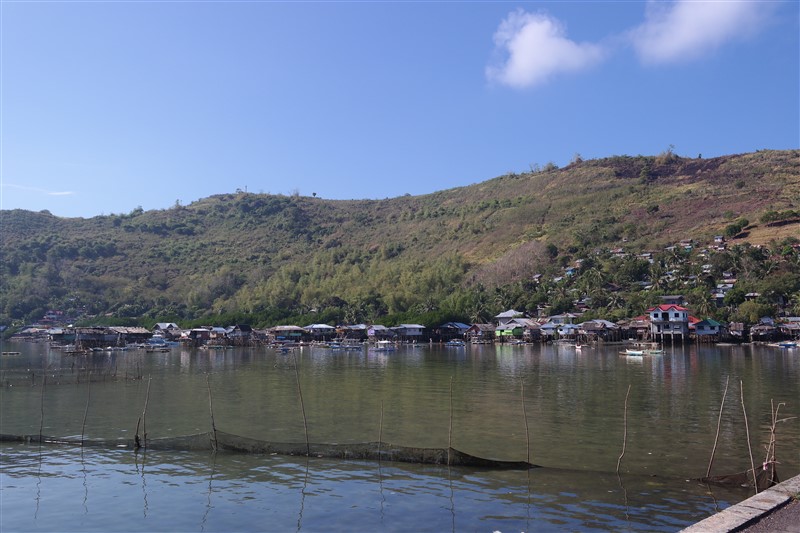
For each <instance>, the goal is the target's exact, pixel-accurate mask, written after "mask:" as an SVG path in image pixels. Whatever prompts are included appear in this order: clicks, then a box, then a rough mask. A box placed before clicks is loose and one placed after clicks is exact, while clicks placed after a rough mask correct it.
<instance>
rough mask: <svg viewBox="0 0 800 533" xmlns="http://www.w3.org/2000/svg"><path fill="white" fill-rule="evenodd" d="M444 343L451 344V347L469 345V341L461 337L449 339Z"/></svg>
mask: <svg viewBox="0 0 800 533" xmlns="http://www.w3.org/2000/svg"><path fill="white" fill-rule="evenodd" d="M444 345H445V346H449V347H450V348H463V347H465V346H466V345H467V343H465V342H464V341H462V340H461V339H450V340H449V341H447V342H446V343H444Z"/></svg>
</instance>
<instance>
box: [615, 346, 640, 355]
mask: <svg viewBox="0 0 800 533" xmlns="http://www.w3.org/2000/svg"><path fill="white" fill-rule="evenodd" d="M619 353H620V355H632V356H642V355H644V354H645V353H644V350H632V349H631V348H628V349H626V350H625V351H624V352H619Z"/></svg>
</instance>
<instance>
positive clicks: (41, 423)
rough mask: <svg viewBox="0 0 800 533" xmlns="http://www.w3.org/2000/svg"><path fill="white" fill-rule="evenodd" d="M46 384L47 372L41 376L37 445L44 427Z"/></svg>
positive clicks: (40, 442)
mask: <svg viewBox="0 0 800 533" xmlns="http://www.w3.org/2000/svg"><path fill="white" fill-rule="evenodd" d="M46 386H47V374H44V376H43V377H42V397H41V399H40V400H39V413H40V416H39V446H41V445H42V430H43V429H44V389H45V388H46Z"/></svg>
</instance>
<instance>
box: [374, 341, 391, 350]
mask: <svg viewBox="0 0 800 533" xmlns="http://www.w3.org/2000/svg"><path fill="white" fill-rule="evenodd" d="M370 350H372V351H373V352H393V351H394V350H395V345H394V343H393V342H392V341H387V340H381V341H378V342H376V343H375V344H374V345H373V346H370Z"/></svg>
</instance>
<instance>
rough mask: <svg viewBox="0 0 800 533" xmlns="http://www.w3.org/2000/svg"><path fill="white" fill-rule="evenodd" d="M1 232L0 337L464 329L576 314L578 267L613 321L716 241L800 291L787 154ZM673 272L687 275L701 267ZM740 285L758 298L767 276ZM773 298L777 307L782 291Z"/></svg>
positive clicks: (182, 209) (566, 171) (14, 225)
mask: <svg viewBox="0 0 800 533" xmlns="http://www.w3.org/2000/svg"><path fill="white" fill-rule="evenodd" d="M550 167H552V165H550ZM0 229H1V231H0V239H2V240H1V241H0V246H1V247H2V248H1V249H0V251H1V252H2V271H1V272H0V320H1V321H2V322H3V323H9V322H11V321H15V320H16V321H22V320H35V319H37V318H39V317H41V316H42V315H43V314H44V312H46V311H47V310H48V309H59V310H64V311H66V312H67V313H68V314H70V315H72V316H76V317H78V316H87V315H88V316H90V317H92V318H91V320H93V321H95V322H96V321H98V320H101V319H102V318H103V317H109V319H110V320H111V319H113V320H115V321H118V320H119V319H121V318H125V317H129V318H133V319H136V321H139V322H144V323H147V322H148V321H155V320H156V319H170V320H181V321H183V322H188V321H193V320H196V321H198V322H203V321H205V322H209V321H220V322H222V321H246V322H249V323H253V324H259V325H263V324H274V323H280V322H289V321H293V320H294V321H298V322H300V321H304V320H307V321H314V322H316V321H328V322H333V321H347V322H357V321H364V320H376V321H377V320H381V321H382V322H383V323H391V322H400V321H410V320H416V321H422V320H429V321H437V320H440V319H445V318H462V319H464V320H473V321H477V320H484V319H486V318H488V317H489V316H491V314H492V313H493V312H495V310H496V309H500V308H501V307H504V306H509V307H510V306H513V305H515V306H518V307H527V308H535V307H536V306H537V305H550V306H551V307H561V308H563V307H570V305H574V302H575V301H579V300H581V299H584V300H585V299H586V298H589V301H591V300H592V298H591V297H590V296H589V292H590V290H589V289H590V287H589V285H590V284H588V283H587V282H586V280H585V279H584V280H583V283H584V285H586V287H583V288H581V287H580V283H579V282H580V281H581V280H582V279H583V277H584V276H583V274H585V273H586V272H588V271H590V270H591V269H594V270H595V271H596V272H597V275H595V278H596V283H595V284H596V285H599V286H600V287H601V288H602V287H612V289H608V290H612V292H613V293H614V294H612V295H611V296H614V297H616V298H618V299H621V300H622V301H621V302H619V305H618V306H616V307H614V308H613V309H612V307H609V306H608V305H605V306H604V307H603V308H604V309H607V310H612V311H613V312H614V313H618V314H619V313H622V312H635V311H636V310H637V309H638V308H640V307H642V306H643V305H645V304H646V303H647V301H649V300H648V299H652V296H653V295H654V294H657V293H658V291H659V290H669V289H678V290H680V289H681V288H682V287H681V286H679V285H678V286H674V287H670V286H669V284H668V283H661V281H660V278H661V277H662V275H661V274H660V272H661V271H660V270H658V269H661V270H665V271H666V270H669V266H670V265H669V264H668V263H669V259H668V257H667V255H665V254H666V252H664V251H663V250H664V248H665V247H667V246H669V245H672V244H674V243H676V242H677V241H680V240H683V239H693V240H694V241H695V242H696V243H700V244H701V245H704V244H706V243H708V242H710V241H711V240H712V238H713V236H714V235H722V234H727V235H728V237H729V239H728V241H729V242H728V244H729V250H731V249H736V250H738V252H737V253H738V254H739V256H740V260H741V257H745V258H747V257H750V256H753V257H754V259H753V260H754V261H755V260H757V259H758V257H757V256H758V254H762V255H765V257H766V258H772V259H770V260H775V261H777V266H775V267H774V268H772V269H771V275H772V276H773V277H774V276H775V275H777V274H780V273H782V274H785V276H787V277H788V279H789V280H790V281H791V280H792V279H795V278H797V277H800V274H798V272H797V271H796V270H793V269H794V268H795V267H793V266H792V262H791V260H792V257H793V256H792V255H791V254H792V253H794V254H795V255H796V254H797V250H796V248H792V246H791V245H792V244H793V243H796V242H798V240H797V239H798V237H800V152H799V151H796V150H793V151H760V152H756V153H750V154H742V155H731V156H725V157H719V158H714V159H686V158H681V157H678V156H676V155H675V154H673V153H671V152H669V151H668V152H665V153H663V154H660V155H658V156H654V157H644V156H636V157H629V156H616V157H610V158H606V159H598V160H591V161H579V160H578V161H575V162H573V163H572V164H570V165H569V166H567V167H565V168H562V169H558V168H549V167H548V168H545V169H541V170H539V169H537V170H536V171H533V172H530V173H524V174H509V175H505V176H500V177H497V178H494V179H491V180H488V181H485V182H483V183H479V184H475V185H470V186H466V187H460V188H456V189H450V190H445V191H441V192H437V193H434V194H428V195H422V196H404V197H399V198H392V199H386V200H352V201H337V200H326V199H321V198H314V197H302V196H276V195H263V194H251V193H244V192H237V193H234V194H225V195H218V196H213V197H210V198H206V199H202V200H199V201H197V202H194V203H192V204H190V205H187V206H179V205H176V206H174V207H172V208H170V209H166V210H156V211H142V210H141V209H140V208H137V209H134V210H133V211H131V212H130V213H129V214H124V215H123V214H119V215H116V214H113V215H108V216H99V217H93V218H89V219H81V218H77V219H65V218H59V217H54V216H52V215H51V214H49V213H47V212H40V213H33V212H28V211H20V210H14V211H0ZM746 244H758V245H765V246H767V249H768V250H769V251H768V252H764V251H763V250H762V251H758V252H755V251H754V249H753V248H752V247H750V246H745V245H746ZM619 247H624V249H625V251H627V252H631V253H634V252H643V251H653V252H657V253H658V254H659V256H658V261H657V262H656V264H655V266H653V265H647V266H645V265H643V264H641V262H642V260H641V259H636V258H635V257H633V256H630V257H628V258H627V259H622V258H619V257H616V256H614V257H612V256H609V250H611V249H613V248H619ZM695 253H696V252H695ZM732 253H733V252H726V253H725V254H721V255H720V254H718V255H720V257H719V258H717V259H716V261H717V263H719V264H718V265H716V267H715V268H717V269H720V268H724V267H725V266H726V265H727V264H728V263H731V264H730V267H735V266H739V267H741V264H737V263H736V258H734V257H727V256H732ZM753 254H755V255H753ZM673 255H674V254H673ZM722 255H725V256H726V257H724V258H723V257H722ZM578 259H583V260H584V262H583V263H582V264H580V269H579V271H578V272H577V273H578V274H580V275H579V276H576V277H573V278H572V279H570V280H568V282H563V283H561V284H558V283H555V282H553V283H549V284H547V285H546V286H543V285H542V282H539V283H536V282H534V278H533V276H534V274H537V273H540V274H545V275H546V278H547V279H551V278H552V277H558V276H559V274H560V273H563V270H564V267H569V266H570V265H573V264H574V261H575V260H578ZM673 259H674V258H673ZM678 259H679V260H680V261H679V262H680V263H681V265H695V267H699V264H700V263H702V261H704V260H706V261H707V260H708V259H707V258H706V259H703V258H696V257H694V256H693V255H692V254H691V253H690V254H688V255H687V256H686V257H681V258H678ZM678 259H674V260H676V261H677V260H678ZM625 260H627V261H628V263H631V262H636V261H638V263H637V264H636V265H633V266H631V265H627V266H626V267H625V268H628V269H631V270H632V271H634V272H633V274H630V276H629V278H630V279H627V278H626V279H622V280H619V279H618V280H617V282H620V283H617V282H615V281H614V279H615V275H616V274H618V273H619V271H620V269H621V268H622V267H621V263H620V264H616V263H615V262H624V261H625ZM698 262H700V263H698ZM653 268H656V272H653ZM685 268H687V269H688V268H690V267H689V266H685ZM623 270H624V269H623ZM740 270H741V268H740ZM750 270H753V269H750ZM752 274H753V275H752V278H753V279H752V282H753V283H757V282H758V283H763V282H764V279H765V276H767V274H770V273H767V274H764V273H762V272H758V273H756V272H755V271H753V272H752ZM643 281H649V282H650V284H651V285H655V290H652V289H651V291H650V294H649V295H642V294H634V290H633V288H632V287H633V285H631V286H630V287H627V286H626V285H625V284H626V283H628V284H629V285H630V284H634V283H637V282H638V285H636V286H637V287H640V288H641V286H642V285H643V283H641V282H643ZM790 285H791V283H790ZM690 288H692V287H688V288H687V290H688V289H690ZM787 290H788V292H787V294H785V295H784V296H785V298H784V300H786V299H791V296H792V294H793V291H796V290H797V288H794V289H792V288H791V287H790V288H789V289H787ZM682 292H685V291H682ZM600 296H601V295H599V294H596V295H595V297H594V301H595V305H594V307H596V308H597V312H598V313H599V311H600V307H599V305H598V304H597V302H599V301H600V300H603V298H601V297H600ZM607 296H608V295H607ZM766 303H772V302H766ZM590 307H592V306H591V305H590Z"/></svg>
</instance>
